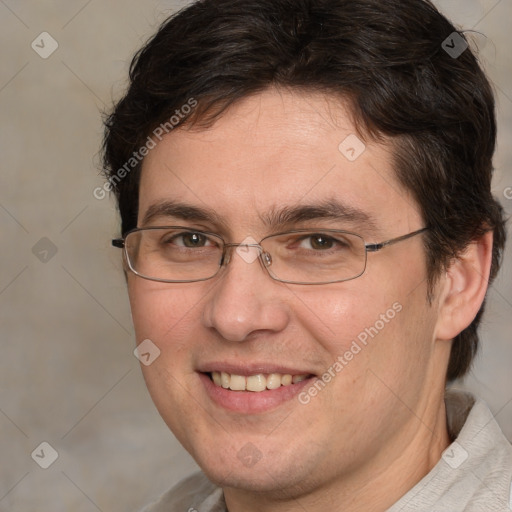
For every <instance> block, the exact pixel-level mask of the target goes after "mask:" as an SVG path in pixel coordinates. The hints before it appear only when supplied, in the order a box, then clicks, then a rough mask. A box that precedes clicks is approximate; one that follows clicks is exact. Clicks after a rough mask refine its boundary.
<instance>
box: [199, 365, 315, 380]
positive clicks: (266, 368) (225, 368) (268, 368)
mask: <svg viewBox="0 0 512 512" xmlns="http://www.w3.org/2000/svg"><path fill="white" fill-rule="evenodd" d="M197 371H199V372H201V373H211V372H226V373H230V374H232V375H243V376H245V377H248V376H250V375H258V374H260V373H264V374H269V373H280V374H283V375H286V374H290V375H313V372H311V371H309V370H303V369H300V367H298V366H284V365H277V364H275V363H263V362H262V363H256V362H252V363H246V364H241V363H239V362H238V363H229V362H218V363H205V364H203V365H200V366H199V368H198V370H197Z"/></svg>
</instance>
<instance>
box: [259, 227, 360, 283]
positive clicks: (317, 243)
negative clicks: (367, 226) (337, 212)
mask: <svg viewBox="0 0 512 512" xmlns="http://www.w3.org/2000/svg"><path fill="white" fill-rule="evenodd" d="M261 245H262V247H263V249H264V251H266V252H269V253H270V254H271V255H272V264H271V265H270V266H268V270H269V272H270V274H271V275H272V277H274V278H275V279H278V280H280V281H286V282H290V283H308V284H321V283H332V282H337V281H347V280H349V279H354V278H355V277H358V276H360V275H361V274H362V273H363V272H364V269H365V266H366V249H365V244H364V240H363V239H362V238H361V237H360V236H359V235H356V234H353V233H346V232H343V231H333V230H324V231H300V232H294V233H285V234H280V235H274V236H270V237H268V238H266V239H264V240H263V241H262V243H261Z"/></svg>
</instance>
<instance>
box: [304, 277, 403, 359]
mask: <svg viewBox="0 0 512 512" xmlns="http://www.w3.org/2000/svg"><path fill="white" fill-rule="evenodd" d="M359 281H360V283H357V284H356V282H355V281H354V282H353V283H349V282H345V283H341V284H340V286H339V287H336V288H330V289H328V288H324V289H323V290H322V292H321V293H313V292H310V293H305V294H303V295H302V296H301V302H302V306H301V307H302V314H300V315H299V316H300V321H301V323H302V327H303V328H304V329H306V330H307V331H309V332H310V333H311V335H312V336H313V338H314V339H315V340H316V341H317V342H318V343H320V344H321V345H323V347H324V349H325V350H327V351H328V352H329V353H330V354H331V358H335V357H337V356H338V355H342V354H344V353H345V352H346V351H347V350H350V348H351V346H352V344H353V342H354V341H355V342H358V343H359V345H360V346H361V348H364V347H365V346H367V345H369V341H370V340H372V339H376V338H377V337H378V336H380V335H381V333H384V332H386V331H387V332H389V331H391V327H392V324H396V323H397V322H396V321H397V320H398V319H399V317H400V316H401V314H402V313H401V312H402V310H403V305H402V302H403V299H402V298H401V296H400V294H399V293H398V292H394V291H391V290H389V291H388V293H386V294H383V293H382V292H381V291H378V292H377V291H373V292H372V290H371V287H369V288H366V287H365V286H364V284H365V283H364V279H361V278H360V279H359ZM361 285H362V286H361ZM354 350H355V351H357V347H356V348H355V349H354ZM349 357H350V356H349Z"/></svg>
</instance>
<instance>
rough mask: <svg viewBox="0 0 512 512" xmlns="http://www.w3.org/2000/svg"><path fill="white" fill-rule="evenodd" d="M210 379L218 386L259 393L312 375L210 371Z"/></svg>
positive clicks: (289, 384)
mask: <svg viewBox="0 0 512 512" xmlns="http://www.w3.org/2000/svg"><path fill="white" fill-rule="evenodd" d="M208 375H209V377H210V379H211V380H212V381H213V383H214V384H215V385H216V386H217V387H222V388H224V389H230V390H231V391H252V392H255V393H259V392H261V391H265V390H273V389H278V388H280V387H281V386H291V385H292V384H297V383H298V382H302V381H303V380H306V379H307V378H308V377H310V375H306V374H303V375H291V374H289V373H287V374H282V373H269V374H264V373H258V374H256V375H248V376H245V375H236V374H232V373H227V372H216V371H214V372H210V373H209V374H208Z"/></svg>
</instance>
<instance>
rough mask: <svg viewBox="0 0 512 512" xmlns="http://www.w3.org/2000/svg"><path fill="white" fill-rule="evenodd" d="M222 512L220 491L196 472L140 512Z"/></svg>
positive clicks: (222, 504)
mask: <svg viewBox="0 0 512 512" xmlns="http://www.w3.org/2000/svg"><path fill="white" fill-rule="evenodd" d="M198 510H201V512H224V511H225V504H224V497H223V494H222V489H221V488H220V487H217V486H216V485H215V484H213V483H212V482H210V481H209V480H208V479H207V478H206V476H205V475H204V473H202V472H198V473H194V474H193V475H190V476H189V477H187V478H185V479H184V480H182V481H181V482H179V483H178V484H176V485H175V486H174V487H173V488H172V489H170V490H169V491H167V492H166V493H165V494H163V495H162V496H161V497H160V498H159V499H158V500H157V501H156V502H154V503H152V504H150V505H148V506H147V507H145V508H144V509H143V510H142V511H141V512H178V511H179V512H197V511H198Z"/></svg>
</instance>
